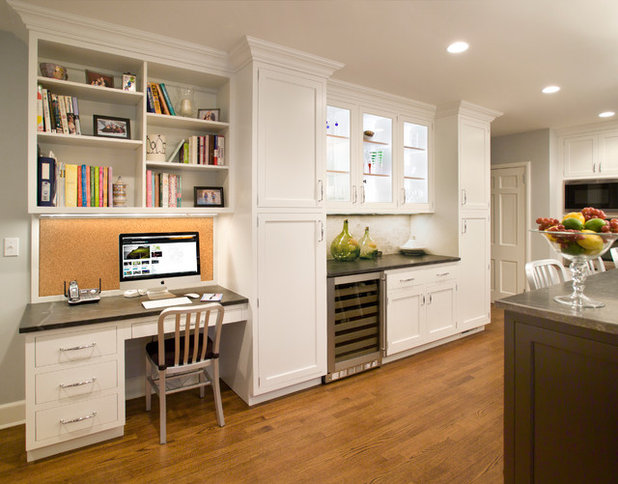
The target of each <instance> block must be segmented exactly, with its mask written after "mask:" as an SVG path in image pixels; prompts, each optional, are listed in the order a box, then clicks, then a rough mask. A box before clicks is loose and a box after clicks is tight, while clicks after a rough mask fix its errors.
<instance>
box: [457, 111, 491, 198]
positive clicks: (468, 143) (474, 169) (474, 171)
mask: <svg viewBox="0 0 618 484" xmlns="http://www.w3.org/2000/svg"><path fill="white" fill-rule="evenodd" d="M489 142H490V134H489V124H488V123H487V122H481V121H477V120H472V119H466V118H462V119H461V123H460V126H459V157H460V158H459V166H460V170H459V188H460V204H461V206H462V210H477V209H480V210H489V197H490V185H489V182H490V156H491V154H490V144H489Z"/></svg>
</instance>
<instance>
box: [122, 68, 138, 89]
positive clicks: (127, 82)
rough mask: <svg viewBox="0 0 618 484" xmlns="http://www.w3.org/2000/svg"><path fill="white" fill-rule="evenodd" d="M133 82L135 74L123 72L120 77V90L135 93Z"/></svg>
mask: <svg viewBox="0 0 618 484" xmlns="http://www.w3.org/2000/svg"><path fill="white" fill-rule="evenodd" d="M135 81H136V76H135V74H132V73H131V72H125V73H124V74H123V75H122V90H123V91H128V92H136V86H135Z"/></svg>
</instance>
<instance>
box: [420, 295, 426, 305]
mask: <svg viewBox="0 0 618 484" xmlns="http://www.w3.org/2000/svg"><path fill="white" fill-rule="evenodd" d="M423 304H425V295H424V294H423V296H422V301H421V306H422V305H423Z"/></svg>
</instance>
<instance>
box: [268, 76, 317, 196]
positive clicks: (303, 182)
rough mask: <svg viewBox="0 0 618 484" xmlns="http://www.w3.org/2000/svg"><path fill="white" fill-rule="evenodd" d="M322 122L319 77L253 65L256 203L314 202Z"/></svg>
mask: <svg viewBox="0 0 618 484" xmlns="http://www.w3.org/2000/svg"><path fill="white" fill-rule="evenodd" d="M324 122H325V97H324V82H321V81H317V80H313V79H311V78H307V77H306V76H301V75H295V74H291V73H287V72H281V71H278V70H274V69H273V70H271V69H265V68H259V70H258V121H257V132H258V139H257V142H258V207H260V208H268V207H290V208H303V207H309V208H315V207H318V206H319V204H320V201H321V199H322V197H323V191H324V187H323V170H324V154H325V145H324V139H325V135H324Z"/></svg>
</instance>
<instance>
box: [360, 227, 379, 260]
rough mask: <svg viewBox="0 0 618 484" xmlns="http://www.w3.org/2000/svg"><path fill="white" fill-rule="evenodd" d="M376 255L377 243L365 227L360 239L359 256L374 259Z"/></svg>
mask: <svg viewBox="0 0 618 484" xmlns="http://www.w3.org/2000/svg"><path fill="white" fill-rule="evenodd" d="M377 256H378V245H377V244H376V243H375V242H374V241H373V239H372V238H371V236H370V235H369V227H365V234H364V235H363V237H362V238H361V240H360V258H361V259H375V258H376V257H377Z"/></svg>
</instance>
